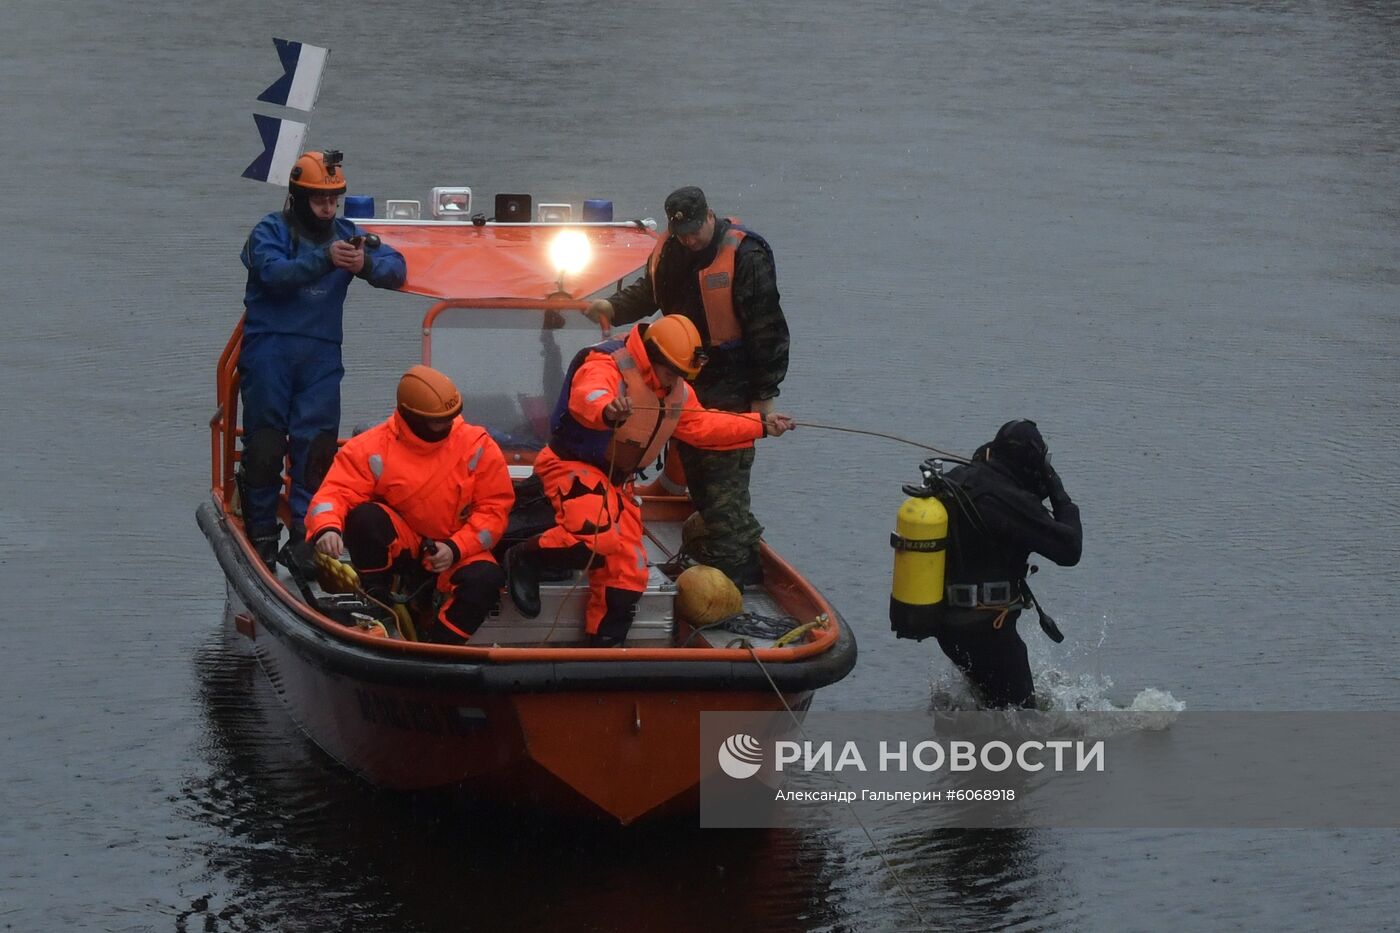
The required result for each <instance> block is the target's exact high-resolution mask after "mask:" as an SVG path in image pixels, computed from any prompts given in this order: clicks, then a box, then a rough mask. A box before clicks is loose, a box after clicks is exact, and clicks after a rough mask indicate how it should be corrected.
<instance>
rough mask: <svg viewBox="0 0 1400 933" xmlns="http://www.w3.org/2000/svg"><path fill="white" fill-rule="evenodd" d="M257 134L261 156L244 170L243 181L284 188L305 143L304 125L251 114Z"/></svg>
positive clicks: (293, 121)
mask: <svg viewBox="0 0 1400 933" xmlns="http://www.w3.org/2000/svg"><path fill="white" fill-rule="evenodd" d="M253 119H254V120H256V121H257V124H258V132H259V133H261V134H262V141H263V152H262V155H260V156H258V157H257V158H256V159H254V160H253V162H252V164H251V165H249V166H248V167H247V168H246V169H244V170H243V177H244V178H252V179H254V180H256V181H265V182H267V183H268V184H269V185H286V184H287V181H288V180H289V179H290V178H291V175H292V166H293V165H295V164H296V161H297V156H299V155H301V144H302V142H303V141H304V140H305V139H306V124H305V123H297V122H296V121H295V120H279V119H278V118H276V117H265V116H263V115H262V114H260V113H255V114H253Z"/></svg>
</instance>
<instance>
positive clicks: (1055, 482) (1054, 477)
mask: <svg viewBox="0 0 1400 933" xmlns="http://www.w3.org/2000/svg"><path fill="white" fill-rule="evenodd" d="M1043 470H1044V476H1045V489H1046V494H1047V498H1049V500H1050V504H1051V505H1062V504H1065V503H1068V502H1070V501H1072V500H1071V499H1070V497H1069V493H1067V492H1065V484H1064V483H1062V482H1061V481H1060V474H1058V473H1056V472H1055V468H1054V467H1052V466H1051V465H1050V464H1049V463H1046V464H1045V466H1044V467H1043Z"/></svg>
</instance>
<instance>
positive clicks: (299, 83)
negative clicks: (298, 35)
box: [258, 39, 330, 110]
mask: <svg viewBox="0 0 1400 933" xmlns="http://www.w3.org/2000/svg"><path fill="white" fill-rule="evenodd" d="M272 41H273V44H275V45H276V46H277V57H278V58H280V59H282V68H283V69H284V71H285V74H283V75H282V77H280V78H278V79H277V80H276V81H274V82H272V85H271V86H270V87H268V89H267V90H265V91H263V92H262V93H261V94H259V95H258V100H261V101H265V102H266V103H269V104H281V105H282V106H283V107H292V108H294V109H296V110H310V109H311V108H312V107H314V106H315V105H316V95H317V94H319V93H321V73H322V72H323V71H325V70H326V56H327V55H328V54H330V50H329V49H323V48H321V47H320V46H316V45H303V44H302V43H300V42H292V41H291V40H290V39H273V40H272Z"/></svg>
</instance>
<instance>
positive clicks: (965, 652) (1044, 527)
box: [933, 419, 1083, 708]
mask: <svg viewBox="0 0 1400 933" xmlns="http://www.w3.org/2000/svg"><path fill="white" fill-rule="evenodd" d="M946 479H947V481H948V483H949V484H950V485H951V486H952V487H953V488H954V490H957V491H958V492H956V493H955V495H954V496H953V499H954V503H955V507H954V508H950V509H949V538H950V540H949V546H948V566H947V572H946V574H947V575H946V584H947V594H948V607H947V611H946V613H945V615H944V617H943V619H944V621H943V624H942V625H940V626H938V629H937V630H936V631H935V632H934V633H933V634H934V635H935V636H936V637H937V638H938V644H939V647H941V648H942V649H943V653H944V654H946V655H947V656H948V657H949V658H950V659H951V660H952V661H953V663H954V664H956V665H957V666H958V668H959V669H960V670H962V672H963V673H964V674H966V675H967V677H968V679H969V680H971V681H972V684H973V686H974V687H975V688H976V690H977V692H978V693H979V694H980V695H981V699H982V701H983V702H984V703H985V704H986V705H987V706H990V707H995V708H1005V707H1010V706H1020V707H1026V708H1033V707H1034V706H1035V684H1034V682H1033V681H1032V679H1031V668H1030V661H1029V660H1028V659H1027V656H1026V645H1025V643H1024V642H1023V641H1021V637H1020V636H1019V635H1018V634H1017V633H1016V620H1017V619H1018V618H1019V617H1020V615H1021V610H1022V609H1024V608H1027V607H1028V606H1029V605H1031V604H1032V600H1033V597H1031V596H1030V591H1029V589H1028V588H1027V586H1026V573H1027V563H1026V562H1027V559H1028V558H1029V556H1030V554H1031V552H1035V553H1037V554H1041V555H1043V556H1044V557H1046V558H1049V559H1050V560H1052V561H1054V562H1055V563H1057V564H1059V565H1060V566H1062V567H1072V566H1074V565H1075V564H1077V563H1079V554H1080V549H1081V547H1082V545H1083V529H1082V528H1081V527H1080V524H1079V506H1077V505H1075V504H1074V502H1073V501H1072V500H1071V499H1070V497H1069V494H1068V493H1066V492H1065V487H1064V484H1063V483H1062V482H1060V477H1059V475H1058V474H1057V473H1056V472H1055V469H1054V467H1052V466H1051V465H1050V452H1049V450H1048V448H1047V447H1046V444H1045V440H1044V438H1042V437H1041V435H1040V431H1039V429H1038V428H1036V425H1035V422H1034V421H1027V420H1024V419H1018V420H1016V421H1009V422H1007V423H1006V424H1004V425H1002V427H1001V430H999V431H997V435H996V437H995V438H993V439H992V440H991V441H990V442H989V443H986V444H983V445H982V446H981V447H979V448H978V449H977V452H976V453H974V454H973V455H972V462H971V463H969V464H967V465H966V466H959V467H956V468H954V469H952V470H950V471H949V472H948V474H947V476H946ZM1044 499H1049V500H1050V507H1051V509H1053V510H1054V514H1051V512H1050V511H1047V510H1046V508H1045V506H1044V505H1043V504H1042V500H1044ZM1037 608H1038V607H1037ZM1045 618H1046V617H1044V616H1043V615H1042V624H1043V625H1044V621H1043V620H1044V619H1045ZM1050 626H1053V622H1052V623H1050ZM1047 631H1050V629H1049V628H1047ZM1056 631H1057V630H1056ZM1052 637H1053V636H1052Z"/></svg>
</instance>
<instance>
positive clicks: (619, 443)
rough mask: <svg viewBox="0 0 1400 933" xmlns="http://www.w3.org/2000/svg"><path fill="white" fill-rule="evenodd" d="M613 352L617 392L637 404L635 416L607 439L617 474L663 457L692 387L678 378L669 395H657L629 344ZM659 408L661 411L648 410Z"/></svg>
mask: <svg viewBox="0 0 1400 933" xmlns="http://www.w3.org/2000/svg"><path fill="white" fill-rule="evenodd" d="M610 355H611V356H612V358H613V362H615V363H617V369H618V372H620V373H622V391H621V392H619V393H618V394H619V395H623V394H625V395H626V396H627V398H629V399H631V400H632V404H633V406H635V407H634V410H633V412H632V417H630V418H628V419H627V420H626V421H625V422H623V423H622V424H621V425H620V426H619V427H617V428H614V429H613V432H612V440H611V441H609V442H608V460H609V462H610V463H612V465H613V475H614V476H621V475H630V474H631V473H633V472H635V471H636V469H637V468H638V467H639V466H642V465H644V464H647V463H651V462H652V461H653V460H655V459H656V458H657V457H659V456H661V449H662V448H663V447H665V446H666V442H667V441H669V440H670V439H671V435H672V434H674V433H675V431H676V425H677V424H679V423H680V420H681V410H682V409H683V408H684V407H685V395H686V393H687V392H689V391H690V390H689V388H687V386H686V383H685V380H684V379H677V380H676V381H675V384H674V385H672V386H671V391H670V392H668V393H667V394H666V397H665V398H658V397H657V394H656V393H655V392H654V391H652V388H651V386H649V385H647V383H646V380H645V379H643V378H642V373H641V370H640V369H639V368H638V366H637V361H636V360H635V359H633V357H632V354H631V353H630V352H628V350H627V347H626V345H623V346H621V347H618V348H617V349H616V350H614V351H612V353H611V354H610ZM656 407H660V408H661V409H662V411H648V410H647V409H649V408H656Z"/></svg>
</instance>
